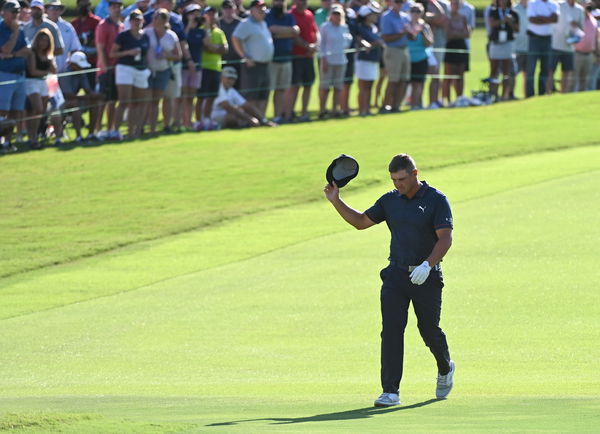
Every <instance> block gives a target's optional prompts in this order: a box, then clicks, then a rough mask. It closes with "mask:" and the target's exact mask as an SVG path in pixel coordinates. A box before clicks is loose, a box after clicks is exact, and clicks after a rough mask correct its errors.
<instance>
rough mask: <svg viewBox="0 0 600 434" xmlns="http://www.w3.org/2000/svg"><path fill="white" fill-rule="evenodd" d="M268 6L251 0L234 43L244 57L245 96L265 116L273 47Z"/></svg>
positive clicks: (243, 79) (236, 32)
mask: <svg viewBox="0 0 600 434" xmlns="http://www.w3.org/2000/svg"><path fill="white" fill-rule="evenodd" d="M265 15H266V5H265V3H264V2H263V1H262V0H252V3H250V16H249V17H248V18H246V19H245V20H244V21H242V22H241V23H240V24H239V26H237V27H236V29H235V31H234V32H233V36H232V37H231V42H233V46H234V48H235V51H236V52H237V53H238V55H239V56H240V57H241V58H242V61H243V62H244V63H242V95H244V97H245V98H246V99H247V100H248V101H249V102H250V104H252V105H254V106H255V107H256V108H257V109H258V110H259V113H261V115H262V117H261V119H262V118H264V117H265V114H266V108H267V101H268V100H269V88H270V77H269V63H270V62H271V61H272V60H273V53H274V46H273V38H272V36H271V32H270V31H269V29H268V27H267V23H265Z"/></svg>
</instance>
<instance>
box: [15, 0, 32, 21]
mask: <svg viewBox="0 0 600 434" xmlns="http://www.w3.org/2000/svg"><path fill="white" fill-rule="evenodd" d="M19 6H20V7H21V9H20V10H19V14H18V15H17V21H19V24H21V25H23V24H25V23H28V22H29V21H30V20H31V8H30V7H29V1H27V0H19Z"/></svg>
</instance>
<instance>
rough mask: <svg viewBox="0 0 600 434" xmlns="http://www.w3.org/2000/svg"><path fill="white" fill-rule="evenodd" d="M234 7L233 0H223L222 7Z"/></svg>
mask: <svg viewBox="0 0 600 434" xmlns="http://www.w3.org/2000/svg"><path fill="white" fill-rule="evenodd" d="M231 8H233V2H232V1H231V0H223V3H221V9H231Z"/></svg>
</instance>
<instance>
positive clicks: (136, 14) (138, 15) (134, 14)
mask: <svg viewBox="0 0 600 434" xmlns="http://www.w3.org/2000/svg"><path fill="white" fill-rule="evenodd" d="M143 19H144V14H142V11H140V10H139V9H134V10H132V11H131V13H130V14H129V21H131V20H143Z"/></svg>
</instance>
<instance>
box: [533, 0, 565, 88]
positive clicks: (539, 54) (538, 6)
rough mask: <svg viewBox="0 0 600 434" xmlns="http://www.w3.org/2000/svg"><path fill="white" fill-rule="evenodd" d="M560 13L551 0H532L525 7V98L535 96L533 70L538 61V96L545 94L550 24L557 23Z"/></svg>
mask: <svg viewBox="0 0 600 434" xmlns="http://www.w3.org/2000/svg"><path fill="white" fill-rule="evenodd" d="M559 14H560V12H559V9H558V4H557V3H556V2H554V1H553V0H533V1H531V2H529V4H528V5H527V34H528V35H529V56H528V57H527V77H526V88H525V89H526V96H527V97H528V98H529V97H532V96H534V95H535V91H534V80H535V69H536V66H537V62H538V60H539V61H540V75H539V79H538V94H539V95H543V94H545V93H546V82H547V81H548V71H549V70H550V68H549V66H550V55H551V54H552V24H554V23H556V22H558V16H559Z"/></svg>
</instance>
